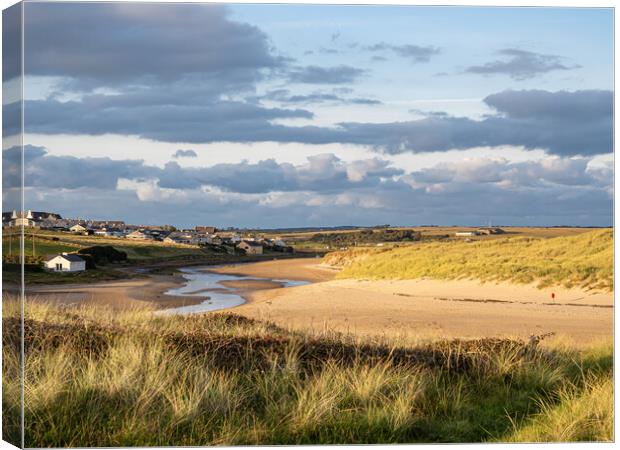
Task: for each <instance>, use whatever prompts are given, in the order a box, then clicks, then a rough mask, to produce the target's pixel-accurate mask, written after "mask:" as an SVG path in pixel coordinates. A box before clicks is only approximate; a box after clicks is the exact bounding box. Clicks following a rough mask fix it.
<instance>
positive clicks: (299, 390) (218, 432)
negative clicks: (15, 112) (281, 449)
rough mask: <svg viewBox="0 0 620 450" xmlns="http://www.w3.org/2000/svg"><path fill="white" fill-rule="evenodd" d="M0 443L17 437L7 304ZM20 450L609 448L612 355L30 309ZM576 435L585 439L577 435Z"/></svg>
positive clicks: (11, 314) (233, 321)
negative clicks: (542, 444) (423, 445)
mask: <svg viewBox="0 0 620 450" xmlns="http://www.w3.org/2000/svg"><path fill="white" fill-rule="evenodd" d="M4 312H5V316H4V319H3V331H4V335H3V342H4V347H3V352H4V353H3V354H4V365H3V371H4V377H3V410H4V415H3V428H4V438H5V439H8V440H10V441H11V440H16V439H18V436H19V433H18V430H19V391H20V389H19V380H18V373H19V359H18V358H19V345H18V340H19V339H18V332H19V319H18V317H17V316H16V312H15V309H11V306H10V305H7V303H6V299H5V311H4ZM25 324H26V328H25V344H26V382H25V408H26V410H25V414H26V416H25V423H26V430H25V444H26V446H27V447H50V446H52V447H86V446H152V445H157V446H165V445H241V444H338V443H350V444H354V443H407V442H411V443H415V442H482V441H530V440H542V441H556V440H576V439H578V440H595V441H596V440H610V439H612V438H613V436H612V435H611V421H612V416H611V408H612V406H611V401H612V400H611V397H610V396H609V392H610V389H611V379H612V356H611V355H612V352H611V345H609V344H608V345H602V346H598V347H595V348H591V349H589V350H586V351H580V352H577V351H573V350H570V349H567V348H560V347H557V348H553V347H552V348H539V347H537V346H535V345H533V344H532V343H525V342H520V341H514V340H505V339H504V340H493V339H484V340H474V341H459V340H455V341H436V342H420V343H419V344H416V345H411V346H408V347H405V346H401V345H399V344H398V343H390V342H387V341H377V340H359V339H357V338H354V337H352V336H347V335H338V334H325V335H316V336H309V335H305V334H302V333H299V332H289V331H287V330H284V329H282V328H279V327H277V326H275V325H272V324H269V323H265V322H261V321H255V320H251V319H246V318H243V317H241V316H237V315H233V314H208V315H197V316H191V317H173V316H159V315H155V314H153V312H152V311H151V310H149V309H144V308H141V309H135V310H132V311H122V312H119V311H112V310H111V309H106V308H104V307H101V306H82V307H61V306H58V305H51V304H44V303H39V302H29V303H28V304H27V305H26V318H25ZM584 423H587V432H586V431H583V429H584V427H582V426H581V424H584Z"/></svg>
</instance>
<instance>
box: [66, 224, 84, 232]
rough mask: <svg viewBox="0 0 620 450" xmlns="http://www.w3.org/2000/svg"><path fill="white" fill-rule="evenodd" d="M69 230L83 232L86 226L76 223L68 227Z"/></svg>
mask: <svg viewBox="0 0 620 450" xmlns="http://www.w3.org/2000/svg"><path fill="white" fill-rule="evenodd" d="M69 230H70V231H71V232H73V233H83V232H85V231H86V227H83V226H82V225H80V224H79V223H76V224H75V225H73V226H72V227H71V228H69Z"/></svg>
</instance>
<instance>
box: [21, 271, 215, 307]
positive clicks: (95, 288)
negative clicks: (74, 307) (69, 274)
mask: <svg viewBox="0 0 620 450" xmlns="http://www.w3.org/2000/svg"><path fill="white" fill-rule="evenodd" d="M184 281H185V280H184V279H183V277H181V276H180V275H149V276H148V277H145V278H140V279H136V280H128V281H115V282H102V283H93V284H63V285H37V286H32V287H28V288H27V291H26V295H27V298H30V299H33V300H36V299H39V300H46V301H54V302H60V303H76V302H81V303H91V302H92V303H97V304H104V305H108V306H111V307H114V308H131V307H134V306H135V305H139V304H143V305H145V304H147V305H152V306H155V308H157V309H163V308H175V307H179V306H186V305H194V304H197V303H200V302H201V301H203V300H205V299H206V298H207V296H205V297H183V296H171V295H166V294H164V292H166V291H167V290H169V289H171V288H174V287H178V286H180V285H182V284H183V283H184Z"/></svg>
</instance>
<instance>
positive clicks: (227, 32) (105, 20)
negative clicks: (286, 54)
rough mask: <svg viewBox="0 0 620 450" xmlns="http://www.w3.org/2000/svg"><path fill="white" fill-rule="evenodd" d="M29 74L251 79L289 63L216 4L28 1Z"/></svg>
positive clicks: (94, 79) (86, 79) (88, 80)
mask: <svg viewBox="0 0 620 450" xmlns="http://www.w3.org/2000/svg"><path fill="white" fill-rule="evenodd" d="M25 21H26V23H25V30H26V32H25V33H26V34H25V42H26V67H25V69H26V73H27V74H29V75H51V76H60V77H70V78H71V79H73V81H74V82H75V83H79V84H82V85H90V86H92V85H95V86H97V85H116V84H119V83H135V84H144V83H150V84H154V83H157V82H161V81H171V80H176V79H179V78H183V77H185V76H187V75H192V76H194V77H199V76H204V77H206V78H207V79H210V80H213V79H218V80H225V79H226V77H229V76H233V77H234V78H235V79H237V80H239V81H243V82H246V83H251V82H253V81H254V80H256V79H257V78H259V77H260V76H261V74H260V70H261V69H274V68H278V67H281V66H282V65H283V62H284V61H283V59H281V58H279V57H278V56H276V55H274V54H273V53H272V52H271V49H270V44H269V42H268V38H267V36H266V35H265V33H263V32H262V31H261V30H260V29H258V28H257V27H255V26H251V25H248V24H243V23H239V22H235V21H233V20H231V19H230V18H229V16H228V11H227V8H226V7H225V6H222V5H215V4H163V3H162V4H157V3H60V2H47V3H46V2H43V3H41V2H39V3H28V4H26V5H25Z"/></svg>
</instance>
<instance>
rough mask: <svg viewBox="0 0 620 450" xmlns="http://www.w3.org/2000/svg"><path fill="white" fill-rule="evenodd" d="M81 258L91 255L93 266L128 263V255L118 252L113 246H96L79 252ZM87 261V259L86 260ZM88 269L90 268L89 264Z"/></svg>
mask: <svg viewBox="0 0 620 450" xmlns="http://www.w3.org/2000/svg"><path fill="white" fill-rule="evenodd" d="M78 254H79V255H80V256H86V255H89V256H90V257H91V258H92V263H93V264H108V263H116V262H124V261H127V253H125V252H123V251H120V250H117V249H115V248H114V247H112V246H111V245H96V246H94V247H86V248H83V249H80V250H78ZM84 259H86V258H84ZM86 264H87V268H88V262H87V263H86Z"/></svg>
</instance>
